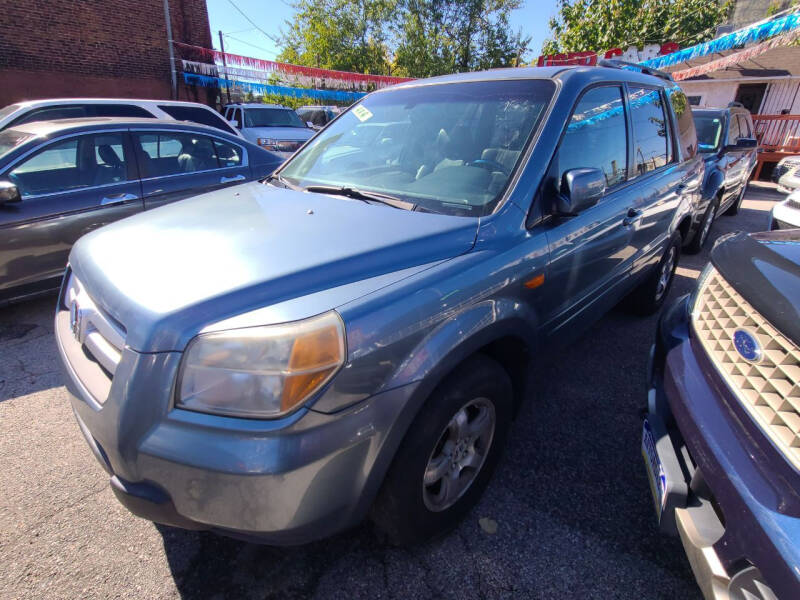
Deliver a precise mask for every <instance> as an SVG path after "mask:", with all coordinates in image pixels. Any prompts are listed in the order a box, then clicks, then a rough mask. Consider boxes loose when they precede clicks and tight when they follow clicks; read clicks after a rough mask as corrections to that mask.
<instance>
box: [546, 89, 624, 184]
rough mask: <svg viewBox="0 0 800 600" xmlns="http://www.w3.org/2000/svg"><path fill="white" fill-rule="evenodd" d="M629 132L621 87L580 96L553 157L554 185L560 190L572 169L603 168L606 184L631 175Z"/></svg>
mask: <svg viewBox="0 0 800 600" xmlns="http://www.w3.org/2000/svg"><path fill="white" fill-rule="evenodd" d="M627 140H628V132H627V127H626V122H625V107H624V103H623V96H622V88H621V87H620V86H616V85H614V86H602V87H596V88H592V89H590V90H589V91H587V92H586V93H585V94H584V95H583V97H581V99H580V101H579V102H578V105H577V106H576V107H575V111H574V112H573V113H572V117H571V118H570V120H569V122H568V123H567V129H566V131H565V132H564V137H563V138H562V139H561V145H560V146H559V148H558V151H557V153H556V156H555V159H554V165H555V168H554V169H553V170H552V172H553V173H554V175H555V176H556V179H555V180H554V181H553V184H554V185H555V187H556V190H558V189H560V186H561V182H562V180H563V176H564V173H566V172H567V171H569V170H571V169H578V168H586V167H589V168H595V169H600V170H601V171H603V173H604V174H605V176H606V186H607V187H609V188H610V187H613V186H615V185H618V184H620V183H622V182H624V181H625V180H626V179H627V178H628V143H627Z"/></svg>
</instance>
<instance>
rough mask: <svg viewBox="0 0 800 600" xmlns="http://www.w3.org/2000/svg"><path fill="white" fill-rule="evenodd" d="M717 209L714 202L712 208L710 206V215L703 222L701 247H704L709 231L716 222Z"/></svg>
mask: <svg viewBox="0 0 800 600" xmlns="http://www.w3.org/2000/svg"><path fill="white" fill-rule="evenodd" d="M716 214H717V211H716V207H715V206H714V205H713V204H712V205H711V208H709V212H708V215H707V216H706V219H705V221H704V222H703V229H702V230H701V231H700V247H701V248H702V247H703V244H705V243H706V239H707V238H708V232H709V231H711V225H712V224H713V223H714V217H715V216H716Z"/></svg>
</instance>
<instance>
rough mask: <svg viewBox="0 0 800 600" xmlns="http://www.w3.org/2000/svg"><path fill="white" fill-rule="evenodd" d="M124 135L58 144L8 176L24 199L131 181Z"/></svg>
mask: <svg viewBox="0 0 800 600" xmlns="http://www.w3.org/2000/svg"><path fill="white" fill-rule="evenodd" d="M127 165H128V161H127V157H126V155H125V150H124V144H123V138H122V134H120V133H107V134H92V135H84V136H79V137H72V138H69V139H66V140H62V141H60V142H55V143H53V144H50V145H49V146H47V147H45V148H44V149H42V150H40V151H39V152H37V153H36V154H34V155H33V156H31V157H30V158H28V159H26V160H24V161H23V162H21V163H19V164H18V165H16V166H15V167H14V169H13V170H12V171H11V172H10V173H9V180H10V181H12V182H13V183H14V184H15V185H16V186H17V187H18V188H19V191H20V194H21V195H22V197H23V198H24V197H26V196H40V195H44V194H55V193H60V192H68V191H70V190H75V189H80V188H89V187H95V186H100V185H109V184H113V183H121V182H123V181H127V179H128V175H127V173H128V166H127Z"/></svg>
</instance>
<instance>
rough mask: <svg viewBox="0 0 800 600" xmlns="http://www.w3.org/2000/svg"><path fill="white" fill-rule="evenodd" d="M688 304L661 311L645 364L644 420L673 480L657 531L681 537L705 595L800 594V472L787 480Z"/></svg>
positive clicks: (781, 461) (780, 460) (780, 461)
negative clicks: (697, 334) (692, 321)
mask: <svg viewBox="0 0 800 600" xmlns="http://www.w3.org/2000/svg"><path fill="white" fill-rule="evenodd" d="M687 302H688V299H687V298H686V297H684V298H682V299H680V300H679V301H678V302H676V303H675V304H674V305H672V306H671V307H669V308H668V309H667V310H666V311H665V312H664V314H663V315H662V318H661V320H660V322H659V330H658V334H657V336H656V344H655V346H654V348H653V351H652V353H651V365H650V368H649V371H648V382H649V390H648V414H647V417H646V418H647V421H648V422H649V423H650V424H651V427H652V429H653V432H654V438H655V439H656V440H657V444H655V445H656V448H657V455H658V457H659V459H660V462H661V464H662V465H663V467H664V468H663V475H664V477H665V478H666V479H667V480H668V481H669V482H670V483H669V484H668V485H667V486H666V491H667V493H666V494H665V498H664V499H662V500H661V502H660V504H661V509H660V514H659V518H660V526H661V529H662V530H663V531H665V532H670V533H672V532H677V534H679V535H680V538H681V541H682V543H683V546H684V549H685V550H686V554H687V557H688V558H689V561H690V563H691V566H692V570H693V571H694V574H695V577H696V578H697V581H698V584H699V585H700V588H701V589H702V591H703V594H704V596H705V597H706V598H707V599H711V598H713V599H720V600H721V599H727V598H741V597H748V596H746V595H743V593H742V590H747V591H748V592H750V593H751V594H755V595H754V596H752V597H754V598H764V599H767V598H774V596H770V595H769V594H770V593H776V594H777V595H778V597H780V598H794V597H800V572H798V570H797V569H798V565H800V544H798V539H800V538H798V534H799V533H800V501H799V500H800V499H798V496H797V493H796V490H797V489H800V488H798V487H797V483H798V481H800V479H798V477H797V473H794V479H790V480H787V478H786V477H785V474H786V470H785V468H784V467H786V466H787V465H785V464H784V462H785V461H784V459H783V458H782V457H781V456H780V455H779V454H778V453H777V451H776V450H775V449H774V448H773V447H772V446H770V445H769V443H768V442H767V440H766V438H764V436H763V434H761V432H760V430H759V429H758V428H757V426H756V425H755V424H754V423H753V422H752V420H751V419H750V418H749V417H748V415H747V414H746V413H745V412H744V409H743V408H742V407H741V406H740V405H739V404H738V400H737V399H736V398H735V397H734V396H733V395H732V393H731V391H730V390H729V389H728V388H727V386H726V384H725V383H724V381H723V380H722V379H721V377H720V376H719V375H718V373H717V371H716V368H715V367H714V366H713V364H711V363H710V362H709V360H708V358H707V356H706V354H705V352H704V350H703V349H702V348H701V347H700V345H699V344H698V343H696V341H693V339H692V337H691V334H690V325H689V313H688V308H687ZM770 452H771V454H770ZM774 461H777V462H774ZM776 465H777V467H776ZM649 470H650V471H652V467H650V468H649ZM651 482H652V483H654V484H655V482H653V478H652V476H651ZM656 504H657V505H658V504H659V502H658V500H657V501H656ZM657 510H659V509H658V508H657ZM767 585H768V586H769V587H767ZM770 588H771V590H772V591H770ZM773 591H774V592H773Z"/></svg>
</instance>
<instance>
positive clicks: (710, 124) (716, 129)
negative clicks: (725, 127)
mask: <svg viewBox="0 0 800 600" xmlns="http://www.w3.org/2000/svg"><path fill="white" fill-rule="evenodd" d="M694 124H695V128H696V129H697V141H698V144H699V146H700V152H716V151H717V149H719V143H720V140H721V139H722V117H719V116H717V117H715V116H712V115H695V117H694Z"/></svg>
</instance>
